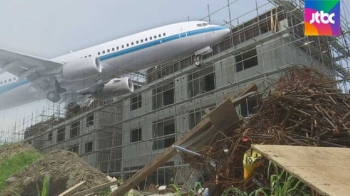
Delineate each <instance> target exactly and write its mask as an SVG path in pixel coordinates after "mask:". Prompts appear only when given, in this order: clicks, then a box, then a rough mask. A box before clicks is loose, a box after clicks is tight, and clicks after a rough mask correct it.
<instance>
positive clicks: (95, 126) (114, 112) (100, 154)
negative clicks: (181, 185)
mask: <svg viewBox="0 0 350 196" xmlns="http://www.w3.org/2000/svg"><path fill="white" fill-rule="evenodd" d="M272 4H273V5H274V6H276V7H274V8H273V9H271V10H269V11H267V12H264V13H262V14H259V13H258V14H257V16H256V17H253V18H251V19H250V20H249V21H247V22H244V23H238V21H239V19H240V18H239V17H238V18H236V19H233V20H231V22H230V23H231V25H232V33H231V35H230V36H228V37H227V38H226V39H225V40H223V41H222V42H220V43H218V44H217V45H215V46H214V47H213V51H212V53H210V54H207V55H206V56H203V59H202V65H201V67H197V66H195V65H194V60H195V57H194V56H190V57H187V58H185V59H180V60H178V61H176V62H169V63H168V64H166V65H160V66H157V67H156V68H152V69H149V70H147V71H146V74H145V77H146V78H145V80H142V81H141V82H140V85H142V87H140V88H138V89H137V90H136V91H135V92H134V93H132V94H127V95H123V96H121V97H118V98H116V100H113V101H110V102H105V101H103V100H102V101H99V102H95V103H93V104H92V105H91V106H90V107H89V108H83V109H82V110H81V111H78V112H77V113H74V114H69V115H67V117H66V119H65V121H64V122H62V123H60V124H57V125H53V126H49V127H48V128H47V129H46V131H45V132H44V133H41V134H39V135H35V136H30V137H28V138H26V140H25V141H26V142H28V143H31V144H33V145H34V146H35V147H36V148H37V149H39V150H40V151H42V152H44V153H46V152H49V151H52V150H55V149H67V150H70V151H73V152H76V153H77V154H78V155H80V156H81V157H82V158H83V159H84V160H85V161H87V162H88V163H89V164H91V165H93V166H95V167H97V168H99V169H100V170H101V171H102V172H105V173H108V174H109V175H112V176H120V177H123V178H124V179H127V178H128V177H130V176H131V175H133V174H134V173H136V172H137V171H138V170H139V169H140V168H142V167H143V166H145V165H146V164H147V163H149V162H150V161H151V160H152V159H154V157H156V156H157V155H158V154H159V153H160V152H162V151H163V150H164V149H165V148H167V147H170V146H171V145H172V144H173V143H174V142H175V141H176V140H178V139H179V138H180V137H181V136H182V135H183V133H185V132H186V131H188V130H190V129H191V128H192V127H194V126H195V125H196V124H197V123H198V122H200V121H201V118H202V116H203V115H204V114H205V110H206V109H209V110H210V109H211V108H213V107H215V106H216V105H218V104H220V103H221V102H222V101H223V100H224V97H225V96H233V95H235V94H236V93H237V92H238V91H239V90H240V89H241V88H243V87H245V86H246V85H247V84H249V83H251V82H255V83H256V84H257V85H258V86H259V91H260V94H258V95H256V96H255V97H250V98H249V99H247V100H246V104H241V105H240V106H239V107H238V109H237V110H238V111H237V112H238V113H239V114H240V115H242V116H247V115H250V114H252V113H253V112H254V110H253V109H254V106H256V105H257V104H258V99H257V98H258V97H262V96H264V95H263V90H264V89H265V88H266V87H267V86H268V82H269V79H273V78H277V77H278V76H279V75H280V74H281V73H283V71H284V70H285V69H286V68H287V67H289V66H290V65H305V66H312V67H314V68H318V69H320V70H323V71H325V72H326V73H327V74H328V75H329V76H330V77H333V78H336V77H342V78H344V79H346V78H347V77H348V72H347V70H346V69H344V63H345V64H346V65H347V62H348V60H349V59H348V57H349V51H348V50H347V49H346V47H345V43H344V42H342V40H339V39H336V38H332V37H305V36H304V34H303V28H304V27H303V15H302V14H303V10H302V6H301V5H302V1H282V0H281V1H273V2H272ZM256 9H258V8H256ZM254 10H255V9H254ZM345 29H346V27H343V31H345ZM344 39H348V35H347V34H346V35H344ZM137 74H141V73H137ZM141 75H142V74H141ZM189 172H190V168H189V167H188V165H186V164H183V163H182V161H181V160H180V159H179V158H174V159H172V160H170V161H169V162H167V163H166V164H165V165H164V166H163V167H160V168H159V169H158V170H157V172H155V173H154V174H153V175H151V176H149V177H148V178H147V179H146V181H145V182H144V183H143V185H148V184H151V183H153V184H160V185H161V184H169V183H172V182H182V181H184V180H185V179H186V178H187V177H188V174H189ZM143 185H142V186H143Z"/></svg>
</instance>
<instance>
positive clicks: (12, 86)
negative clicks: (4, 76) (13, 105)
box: [0, 79, 30, 95]
mask: <svg viewBox="0 0 350 196" xmlns="http://www.w3.org/2000/svg"><path fill="white" fill-rule="evenodd" d="M28 83H30V81H29V80H27V79H23V80H21V81H17V82H14V83H11V84H7V85H4V86H1V87H0V95H1V94H3V93H6V92H8V91H10V90H12V89H15V88H17V87H20V86H22V85H25V84H28Z"/></svg>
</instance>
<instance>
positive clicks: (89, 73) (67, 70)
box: [62, 57, 102, 81]
mask: <svg viewBox="0 0 350 196" xmlns="http://www.w3.org/2000/svg"><path fill="white" fill-rule="evenodd" d="M101 71H102V66H101V62H100V60H99V59H98V58H93V57H88V58H82V59H79V60H75V61H72V62H69V63H66V64H65V65H63V69H62V74H63V78H64V79H66V80H67V81H77V80H83V79H86V78H90V77H93V76H95V75H97V74H99V73H101Z"/></svg>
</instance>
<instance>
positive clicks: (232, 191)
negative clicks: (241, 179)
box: [222, 187, 248, 196]
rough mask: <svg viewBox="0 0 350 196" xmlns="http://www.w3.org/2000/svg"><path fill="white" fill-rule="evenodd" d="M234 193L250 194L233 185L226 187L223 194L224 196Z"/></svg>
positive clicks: (242, 195) (246, 195)
mask: <svg viewBox="0 0 350 196" xmlns="http://www.w3.org/2000/svg"><path fill="white" fill-rule="evenodd" d="M232 194H234V195H235V196H248V194H247V193H246V192H243V191H242V190H240V189H239V188H233V187H231V188H229V189H226V190H225V192H224V193H223V194H222V196H230V195H232Z"/></svg>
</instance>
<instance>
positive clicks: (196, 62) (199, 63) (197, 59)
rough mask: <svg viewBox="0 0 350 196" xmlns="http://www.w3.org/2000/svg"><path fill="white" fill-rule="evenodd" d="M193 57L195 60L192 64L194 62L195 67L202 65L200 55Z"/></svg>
mask: <svg viewBox="0 0 350 196" xmlns="http://www.w3.org/2000/svg"><path fill="white" fill-rule="evenodd" d="M195 58H196V60H195V62H194V64H195V65H196V66H197V67H200V66H201V65H202V55H200V56H196V57H195Z"/></svg>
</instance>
